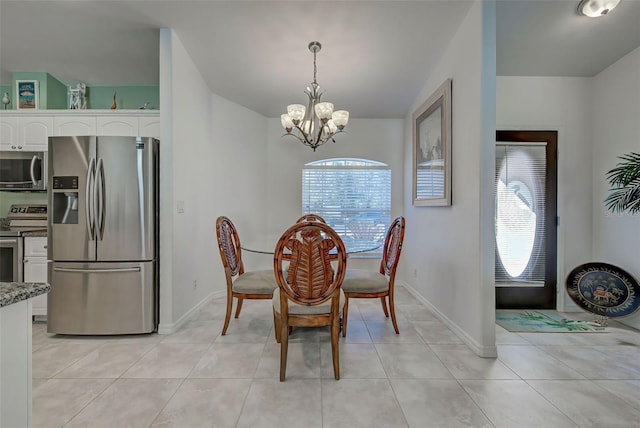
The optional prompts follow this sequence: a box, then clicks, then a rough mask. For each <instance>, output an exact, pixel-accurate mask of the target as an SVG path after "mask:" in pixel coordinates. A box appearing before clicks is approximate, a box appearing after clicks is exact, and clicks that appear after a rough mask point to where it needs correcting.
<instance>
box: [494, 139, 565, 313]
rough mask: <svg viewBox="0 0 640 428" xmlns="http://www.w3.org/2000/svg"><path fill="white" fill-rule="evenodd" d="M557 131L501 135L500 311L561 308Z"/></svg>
mask: <svg viewBox="0 0 640 428" xmlns="http://www.w3.org/2000/svg"><path fill="white" fill-rule="evenodd" d="M557 139H558V133H557V131H497V132H496V180H495V185H496V200H495V204H496V208H495V243H496V252H495V253H496V256H495V278H496V308H497V309H555V308H556V276H557V274H556V271H557V262H556V260H557V236H556V235H557V233H556V228H557V221H556V219H557V201H556V195H557Z"/></svg>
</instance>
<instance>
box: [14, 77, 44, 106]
mask: <svg viewBox="0 0 640 428" xmlns="http://www.w3.org/2000/svg"><path fill="white" fill-rule="evenodd" d="M38 95H39V94H38V81H37V80H16V108H17V109H18V110H38V102H39V99H40V97H39V96H38Z"/></svg>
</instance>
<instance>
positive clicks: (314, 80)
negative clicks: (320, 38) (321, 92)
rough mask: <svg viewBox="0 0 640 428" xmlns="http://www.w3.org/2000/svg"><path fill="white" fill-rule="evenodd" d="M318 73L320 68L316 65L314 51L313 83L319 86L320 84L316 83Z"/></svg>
mask: <svg viewBox="0 0 640 428" xmlns="http://www.w3.org/2000/svg"><path fill="white" fill-rule="evenodd" d="M317 72H318V66H317V65H316V51H315V50H314V51H313V83H315V84H316V85H317V84H318V82H316V73H317Z"/></svg>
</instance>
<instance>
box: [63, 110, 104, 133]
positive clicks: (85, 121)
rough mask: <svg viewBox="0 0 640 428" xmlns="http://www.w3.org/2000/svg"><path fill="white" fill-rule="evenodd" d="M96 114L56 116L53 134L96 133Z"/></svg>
mask: <svg viewBox="0 0 640 428" xmlns="http://www.w3.org/2000/svg"><path fill="white" fill-rule="evenodd" d="M97 129H98V127H97V119H96V116H89V115H84V114H83V115H78V116H67V115H65V116H54V118H53V135H54V136H67V135H96V131H97Z"/></svg>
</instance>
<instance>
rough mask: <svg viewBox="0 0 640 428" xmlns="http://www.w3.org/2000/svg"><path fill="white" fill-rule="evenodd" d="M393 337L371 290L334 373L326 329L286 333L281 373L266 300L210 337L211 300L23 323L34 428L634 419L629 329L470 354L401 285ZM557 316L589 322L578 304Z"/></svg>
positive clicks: (513, 425) (636, 390)
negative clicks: (52, 328) (148, 314)
mask: <svg viewBox="0 0 640 428" xmlns="http://www.w3.org/2000/svg"><path fill="white" fill-rule="evenodd" d="M396 305H397V311H398V317H399V319H398V322H399V326H400V335H396V334H395V333H394V331H393V328H392V326H391V322H390V320H389V319H385V318H384V315H383V313H382V310H381V308H380V304H379V300H354V301H353V303H352V304H350V313H349V331H348V334H347V337H346V338H345V339H341V340H340V368H341V374H342V379H341V380H340V381H335V380H334V379H333V368H332V365H331V349H330V348H331V347H330V342H329V332H328V330H326V329H299V330H294V332H293V333H292V335H291V339H290V344H289V361H288V366H287V380H286V381H285V382H282V383H281V382H280V381H279V380H278V376H279V357H280V348H279V345H278V344H276V343H275V340H274V337H273V319H272V314H271V307H270V302H268V301H247V302H245V304H244V307H243V310H242V313H241V314H240V318H239V319H237V320H236V319H233V320H232V321H231V324H230V327H229V330H228V332H227V335H226V336H220V331H221V328H222V321H223V318H224V300H223V299H215V300H213V301H211V302H210V303H209V304H207V305H206V307H204V308H203V309H202V310H200V312H199V313H198V314H197V315H196V316H194V317H193V319H192V320H191V321H189V322H188V323H187V324H186V325H185V326H184V327H183V328H181V329H180V331H178V332H176V333H175V334H172V335H156V334H153V335H142V336H124V337H74V336H59V335H49V334H47V333H46V327H45V325H44V324H41V323H36V324H34V326H33V377H34V379H33V421H34V424H33V425H34V426H35V427H61V426H65V427H110V428H111V427H133V428H138V427H139V428H143V427H180V428H188V427H198V428H200V427H278V428H282V427H325V428H329V427H367V428H371V427H384V428H387V427H506V428H525V427H535V428H540V427H544V428H552V427H602V428H612V427H624V428H629V427H640V332H638V331H636V330H631V329H626V328H623V326H621V325H620V324H618V323H615V322H612V323H611V325H610V326H609V327H608V328H607V329H606V332H604V333H549V334H545V333H528V334H516V333H509V332H507V331H506V330H504V329H502V328H501V327H498V326H496V338H497V343H498V354H499V357H498V358H497V359H484V358H479V357H477V356H476V355H475V354H473V353H472V352H471V351H470V350H469V349H468V348H467V346H466V345H464V344H463V343H462V341H461V340H460V339H459V338H458V337H457V336H456V335H455V334H453V333H452V332H451V331H450V330H449V329H448V328H447V327H446V326H445V325H444V324H443V323H442V322H440V321H439V320H438V319H437V318H436V317H435V316H434V315H433V314H432V313H430V312H429V310H427V309H426V308H425V307H424V306H422V305H421V304H417V303H416V301H415V299H413V298H412V296H411V295H410V294H409V293H408V292H407V291H406V290H404V289H402V288H400V289H399V290H398V292H397V303H396ZM569 316H570V317H573V318H574V319H576V318H582V319H589V316H588V315H587V314H569Z"/></svg>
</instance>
